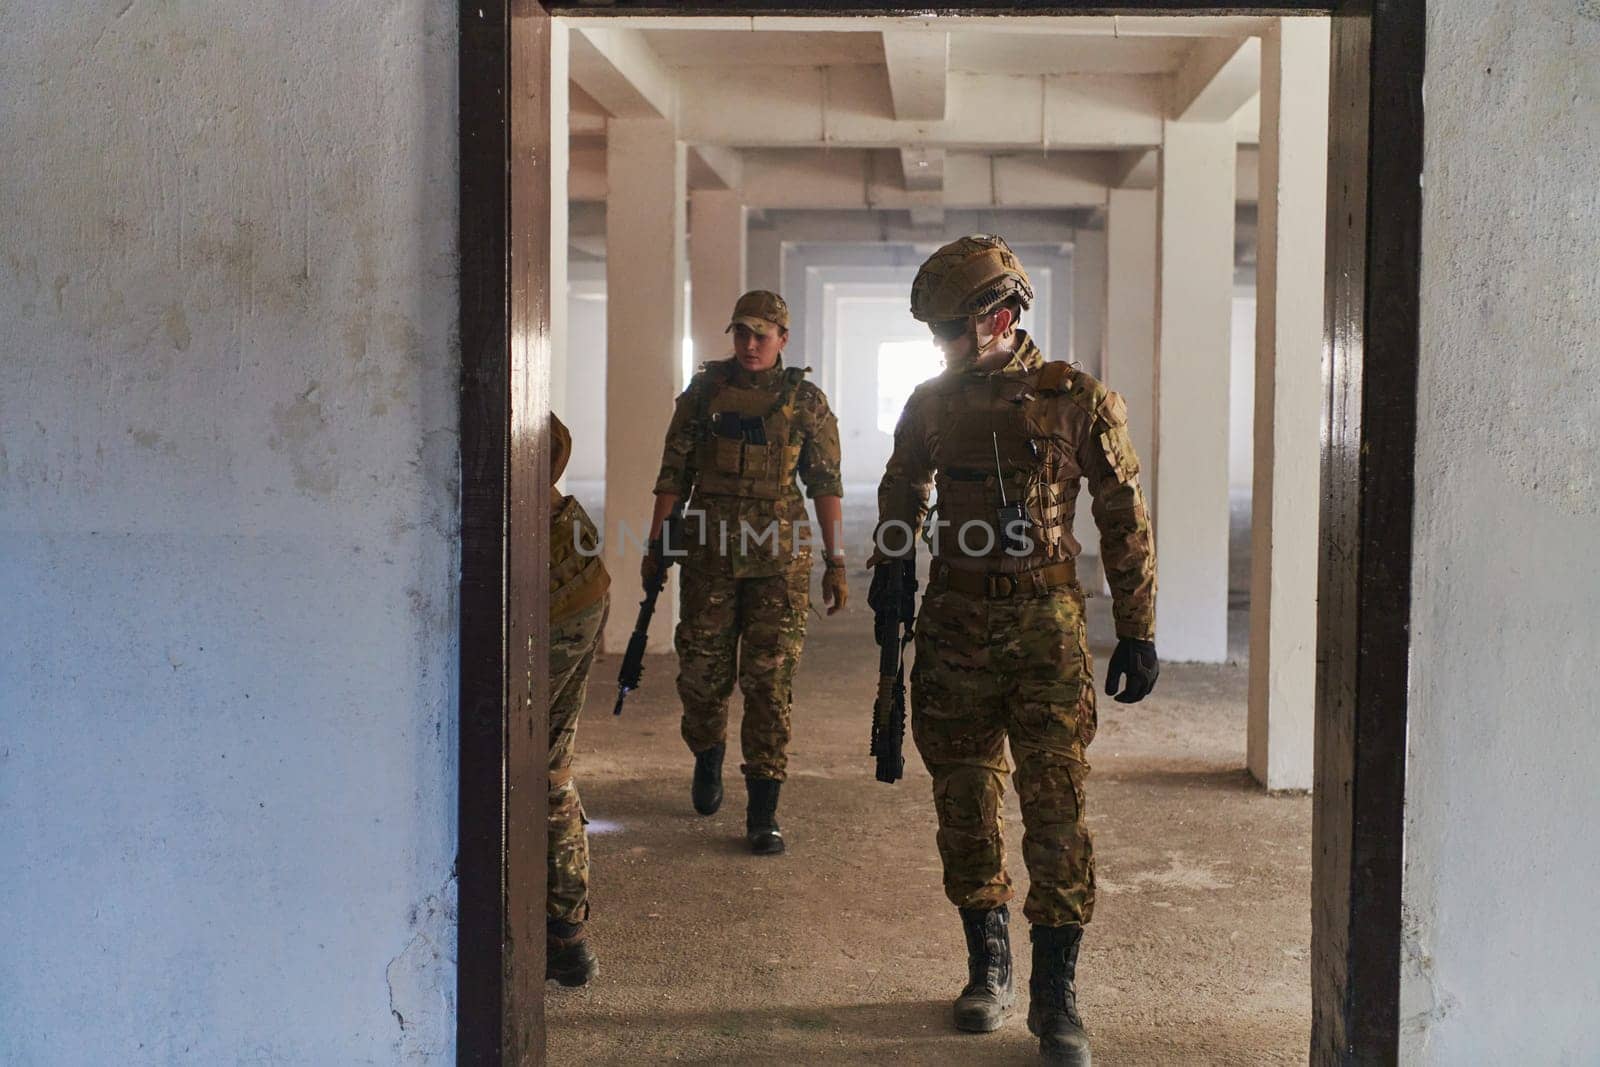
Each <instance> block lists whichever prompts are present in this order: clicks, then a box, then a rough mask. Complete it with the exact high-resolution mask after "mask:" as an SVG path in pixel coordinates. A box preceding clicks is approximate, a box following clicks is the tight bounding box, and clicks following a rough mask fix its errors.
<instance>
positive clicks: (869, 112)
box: [678, 67, 1166, 150]
mask: <svg viewBox="0 0 1600 1067" xmlns="http://www.w3.org/2000/svg"><path fill="white" fill-rule="evenodd" d="M678 89H679V109H678V130H679V135H680V136H681V137H682V138H683V139H684V140H685V141H688V142H690V143H691V144H721V145H738V146H742V147H750V148H782V147H802V146H816V147H834V148H894V149H899V148H900V147H902V146H904V145H919V144H920V145H940V146H944V147H946V148H972V149H979V148H985V149H1003V148H1019V149H1025V148H1050V149H1063V150H1070V149H1104V148H1124V147H1137V146H1145V147H1154V146H1156V145H1159V144H1160V143H1161V122H1162V116H1163V114H1164V112H1165V107H1166V79H1165V78H1163V77H1161V76H1157V75H1131V76H1130V75H1102V74H1093V75H1045V76H1039V75H1011V74H971V73H961V72H951V73H950V75H949V77H948V89H947V97H946V111H945V118H944V119H943V120H937V119H930V120H905V119H897V118H895V117H894V101H893V98H892V94H891V93H890V90H889V86H888V84H887V82H886V80H885V78H884V77H883V73H882V71H881V70H880V69H879V68H876V67H824V68H796V67H790V68H778V69H772V68H766V69H757V70H745V69H741V68H723V69H720V70H706V69H698V70H694V69H683V70H681V71H679V77H678ZM729 100H737V101H739V106H738V107H730V106H728V101H729Z"/></svg>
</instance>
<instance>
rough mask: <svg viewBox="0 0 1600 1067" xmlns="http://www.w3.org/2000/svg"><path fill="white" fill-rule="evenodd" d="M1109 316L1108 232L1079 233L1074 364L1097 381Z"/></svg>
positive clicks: (1074, 240)
mask: <svg viewBox="0 0 1600 1067" xmlns="http://www.w3.org/2000/svg"><path fill="white" fill-rule="evenodd" d="M1105 313H1106V232H1105V231H1104V230H1078V231H1077V232H1076V233H1075V234H1074V235H1073V238H1072V360H1073V362H1075V363H1078V364H1080V365H1081V366H1082V367H1083V369H1084V370H1086V371H1088V372H1089V373H1090V374H1093V375H1095V376H1096V377H1099V376H1100V373H1101V346H1102V343H1103V337H1104V334H1105Z"/></svg>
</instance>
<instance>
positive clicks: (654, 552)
mask: <svg viewBox="0 0 1600 1067" xmlns="http://www.w3.org/2000/svg"><path fill="white" fill-rule="evenodd" d="M682 525H683V501H681V500H680V501H678V502H677V503H676V504H674V505H673V506H672V512H671V513H670V514H669V515H668V516H667V517H666V520H665V521H664V522H662V524H661V534H660V536H658V537H656V538H654V539H653V540H651V542H650V544H649V546H648V548H647V549H646V551H648V552H649V553H650V556H651V558H652V559H654V560H655V561H656V570H655V573H654V574H652V575H651V576H650V580H649V581H647V582H645V583H644V599H643V600H641V601H639V617H638V618H637V619H636V620H634V623H633V636H632V637H630V638H628V651H627V652H625V653H624V654H623V656H622V670H620V671H619V672H617V706H616V707H614V708H612V709H611V714H613V715H621V714H622V702H623V701H624V700H626V699H627V696H628V694H629V693H631V692H633V691H634V690H635V689H637V688H639V681H640V679H642V678H643V677H644V649H645V645H647V644H648V643H649V641H650V620H651V619H652V618H654V617H655V613H656V597H658V596H660V595H661V589H662V587H663V586H665V585H666V584H667V569H668V568H670V567H671V566H672V556H670V555H668V554H667V551H666V546H668V545H670V544H672V542H673V541H674V540H676V539H677V534H678V530H679V527H681V526H682Z"/></svg>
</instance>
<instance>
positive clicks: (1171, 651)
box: [1155, 120, 1237, 663]
mask: <svg viewBox="0 0 1600 1067" xmlns="http://www.w3.org/2000/svg"><path fill="white" fill-rule="evenodd" d="M1235 141H1236V139H1235V136H1234V129H1233V123H1232V122H1231V121H1225V122H1174V121H1171V120H1169V121H1167V123H1166V125H1165V130H1164V133H1163V139H1162V150H1161V176H1160V180H1159V183H1158V186H1157V191H1156V203H1157V233H1156V256H1157V259H1156V262H1157V281H1156V388H1157V396H1156V409H1157V419H1156V499H1157V510H1156V513H1155V527H1156V560H1157V565H1158V566H1159V568H1160V588H1161V592H1160V595H1159V597H1158V599H1157V607H1156V610H1157V613H1158V615H1157V620H1156V640H1157V643H1158V646H1159V648H1160V650H1161V654H1162V656H1163V657H1165V658H1166V659H1170V660H1192V661H1198V662H1202V663H1221V662H1223V661H1224V660H1226V659H1227V656H1228V358H1229V348H1228V335H1229V329H1230V327H1231V320H1232V316H1233V211H1234V203H1233V195H1234V173H1235V168H1236V166H1237V159H1236V155H1237V147H1236V143H1235Z"/></svg>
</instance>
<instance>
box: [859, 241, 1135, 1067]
mask: <svg viewBox="0 0 1600 1067" xmlns="http://www.w3.org/2000/svg"><path fill="white" fill-rule="evenodd" d="M1032 299H1033V290H1032V287H1031V285H1030V284H1029V282H1028V277H1027V274H1026V273H1025V272H1024V271H1023V269H1022V264H1021V263H1020V262H1018V260H1017V257H1016V256H1015V255H1014V254H1013V253H1012V251H1011V249H1010V248H1009V247H1008V246H1007V245H1006V243H1005V242H1004V241H1003V240H1001V239H1000V238H998V237H993V236H987V235H984V236H976V237H967V238H962V239H961V240H958V241H955V242H952V243H951V244H948V245H946V246H944V247H943V248H941V249H939V250H938V251H937V252H935V253H934V254H933V256H932V257H930V258H929V259H928V261H927V262H926V263H924V264H923V266H922V269H921V271H919V272H918V274H917V278H916V281H915V282H914V283H913V286H912V291H911V311H912V315H913V316H914V317H916V318H917V319H918V320H920V321H922V322H925V323H927V324H928V326H929V328H930V330H931V331H932V333H933V335H934V339H935V342H936V343H937V344H938V345H939V347H940V348H941V349H943V351H944V353H945V357H946V361H947V368H946V370H945V372H944V373H943V374H941V375H939V376H938V377H936V378H934V379H932V380H930V381H928V382H925V383H923V384H922V385H920V386H918V387H917V389H916V390H915V391H914V392H913V393H912V395H911V397H910V399H909V400H908V401H907V402H906V406H905V410H904V412H903V413H902V414H901V416H900V422H899V425H898V426H897V427H896V429H895V434H894V452H893V455H892V456H891V458H890V460H889V463H888V467H887V469H886V470H885V472H884V476H883V481H882V483H881V484H880V485H879V488H878V513H879V529H878V532H877V535H876V542H877V545H876V550H875V558H874V562H876V561H881V560H884V559H891V558H898V557H900V556H903V555H904V554H905V552H907V551H910V550H912V548H913V547H914V541H913V537H912V534H911V531H914V530H918V529H920V528H922V526H923V523H924V520H925V519H927V518H928V516H929V508H928V497H929V489H930V486H934V485H936V486H937V489H938V501H937V508H936V509H935V512H934V519H935V520H936V521H935V523H934V524H932V525H931V527H930V531H931V533H932V534H933V535H934V537H933V544H934V560H933V564H932V567H931V570H930V575H929V582H928V589H927V594H926V595H925V597H924V598H923V601H922V605H921V612H920V615H919V616H918V619H917V623H916V662H915V666H914V668H913V670H912V676H911V727H912V736H913V737H914V739H915V741H916V745H917V750H918V752H920V753H921V755H922V759H923V762H924V763H926V764H927V767H928V770H929V772H930V773H931V774H932V776H933V796H934V806H935V808H936V809H937V813H938V819H939V833H938V844H939V855H940V858H941V860H942V861H943V863H944V886H945V893H946V895H947V896H948V897H949V899H950V901H951V902H952V903H954V904H955V905H956V906H957V908H959V909H960V915H961V922H962V925H963V928H964V930H965V933H966V939H967V951H968V983H967V986H966V988H965V989H963V990H962V994H961V996H960V998H959V999H958V1000H957V1001H956V1003H955V1024H956V1026H957V1027H959V1028H960V1029H963V1030H973V1031H986V1030H993V1029H996V1028H997V1027H999V1026H1000V1025H1001V1024H1002V1022H1003V1021H1004V1018H1005V1014H1006V1009H1007V1008H1008V1007H1009V1006H1010V1005H1011V1003H1012V1001H1013V999H1014V994H1013V992H1012V983H1011V946H1010V935H1009V923H1010V919H1009V912H1008V910H1007V907H1006V904H1007V902H1008V901H1009V900H1010V899H1011V896H1012V889H1011V879H1010V876H1009V875H1008V874H1007V873H1006V868H1005V861H1004V854H1003V844H1002V839H1001V833H1000V808H1001V797H1002V795H1003V793H1004V790H1005V779H1006V776H1007V774H1008V772H1009V770H1010V768H1009V765H1008V763H1007V760H1006V751H1005V750H1006V742H1007V740H1009V741H1010V745H1011V754H1012V755H1013V756H1014V757H1015V759H1016V764H1017V766H1016V779H1017V793H1018V797H1019V799H1020V801H1021V805H1022V821H1023V826H1024V832H1023V838H1022V853H1023V860H1024V862H1025V863H1026V864H1027V868H1028V876H1029V889H1028V898H1027V902H1026V904H1025V906H1024V908H1023V912H1024V914H1025V915H1026V916H1027V918H1028V920H1029V922H1031V923H1032V924H1033V929H1032V935H1033V973H1032V978H1031V980H1030V982H1029V994H1030V1003H1029V1007H1028V1027H1029V1029H1030V1030H1031V1031H1032V1032H1033V1033H1035V1034H1037V1035H1039V1038H1040V1048H1041V1051H1042V1053H1043V1054H1044V1055H1045V1057H1046V1059H1047V1060H1049V1061H1051V1062H1058V1063H1070V1064H1088V1063H1089V1044H1088V1036H1087V1034H1085V1032H1084V1029H1083V1024H1082V1020H1081V1019H1080V1017H1079V1015H1078V1009H1077V993H1076V984H1075V982H1076V968H1077V959H1078V945H1079V941H1080V939H1081V938H1082V934H1083V926H1084V924H1085V923H1087V922H1088V921H1089V918H1090V915H1091V914H1092V912H1093V910H1094V855H1093V851H1092V847H1091V842H1090V839H1089V831H1088V828H1087V826H1086V825H1085V823H1084V812H1083V807H1084V779H1085V778H1086V777H1087V775H1088V773H1089V764H1088V761H1087V759H1086V758H1085V749H1086V748H1087V746H1088V744H1089V742H1090V741H1091V740H1092V739H1093V737H1094V732H1095V701H1094V678H1093V668H1092V664H1091V662H1090V658H1089V648H1088V642H1087V639H1086V635H1085V627H1084V610H1083V590H1082V588H1081V587H1080V586H1079V584H1078V578H1077V571H1076V567H1075V565H1074V560H1075V558H1076V557H1077V555H1078V553H1079V551H1080V546H1079V544H1078V542H1077V541H1076V540H1074V539H1073V536H1072V519H1073V512H1074V510H1075V507H1076V503H1077V499H1078V487H1079V482H1080V480H1081V479H1086V480H1087V481H1088V485H1089V490H1090V493H1091V494H1092V495H1093V499H1094V504H1093V508H1094V518H1095V522H1096V525H1098V527H1099V529H1100V551H1101V560H1102V562H1103V563H1104V565H1105V571H1106V577H1107V580H1108V581H1109V583H1110V585H1111V589H1112V593H1113V596H1114V598H1115V599H1114V611H1113V613H1114V616H1115V619H1116V630H1117V636H1118V638H1119V642H1118V645H1117V650H1116V654H1115V655H1114V656H1113V657H1112V659H1111V668H1110V672H1109V675H1108V678H1107V692H1108V693H1110V692H1114V691H1115V688H1116V683H1117V679H1119V678H1120V677H1121V676H1123V675H1124V674H1126V675H1127V676H1128V684H1127V688H1126V689H1125V690H1124V691H1123V692H1122V693H1121V694H1120V695H1118V696H1117V699H1118V700H1119V701H1123V702H1130V703H1131V702H1133V701H1137V700H1139V699H1141V698H1142V697H1143V696H1144V695H1145V694H1146V693H1148V692H1149V690H1150V688H1151V687H1152V686H1153V685H1154V684H1155V680H1156V674H1157V670H1158V667H1157V661H1156V654H1155V645H1154V643H1153V642H1154V638H1155V588H1156V580H1155V555H1154V551H1153V549H1152V545H1151V533H1150V522H1149V518H1148V515H1147V513H1146V510H1145V503H1144V496H1143V494H1142V493H1141V492H1140V489H1139V481H1138V475H1139V461H1138V458H1137V457H1136V456H1135V455H1134V453H1133V448H1132V446H1131V444H1130V443H1129V440H1128V433H1127V411H1126V409H1125V407H1124V405H1123V402H1122V398H1121V397H1119V396H1118V395H1117V394H1116V393H1113V392H1111V391H1109V390H1108V389H1106V387H1105V386H1103V385H1101V384H1100V383H1099V382H1098V381H1096V380H1095V379H1094V378H1092V377H1090V376H1089V375H1088V374H1085V373H1084V372H1083V371H1081V370H1078V369H1077V368H1076V367H1073V366H1069V365H1068V364H1065V363H1047V362H1045V359H1044V356H1043V354H1042V353H1041V352H1040V351H1039V348H1038V346H1037V345H1035V344H1034V342H1033V340H1032V339H1031V338H1030V337H1029V336H1028V335H1027V333H1025V332H1024V331H1022V330H1019V329H1017V328H1016V324H1017V321H1018V318H1019V316H1020V315H1021V312H1022V311H1023V310H1024V309H1026V308H1027V307H1028V305H1029V304H1030V303H1031V301H1032ZM884 570H885V571H886V570H887V567H885V568H884ZM877 584H878V582H877V580H876V579H875V582H874V585H875V587H876V585H877ZM872 599H873V600H874V601H876V600H877V599H878V596H877V595H876V590H875V594H874V597H873V598H872Z"/></svg>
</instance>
